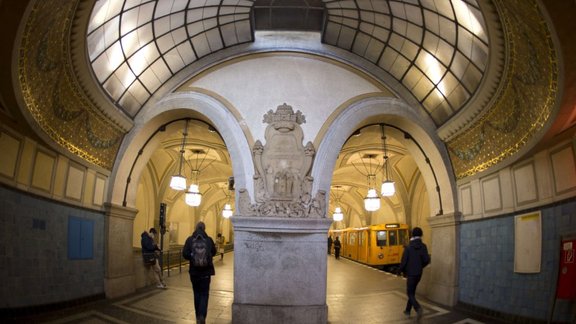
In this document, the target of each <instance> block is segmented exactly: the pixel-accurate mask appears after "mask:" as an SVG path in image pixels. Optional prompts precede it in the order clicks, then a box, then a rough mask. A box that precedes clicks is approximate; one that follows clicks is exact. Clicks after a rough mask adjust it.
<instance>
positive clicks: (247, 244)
mask: <svg viewBox="0 0 576 324" xmlns="http://www.w3.org/2000/svg"><path fill="white" fill-rule="evenodd" d="M232 223H233V225H234V304H233V307H232V322H233V323H326V320H327V318H328V306H327V305H326V274H327V273H326V271H327V268H326V259H327V257H326V249H327V244H326V242H327V235H328V228H329V227H330V224H331V223H332V220H330V219H325V218H322V219H309V218H304V219H302V218H287V217H245V216H242V217H234V218H233V220H232Z"/></svg>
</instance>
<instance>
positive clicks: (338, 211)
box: [332, 207, 344, 222]
mask: <svg viewBox="0 0 576 324" xmlns="http://www.w3.org/2000/svg"><path fill="white" fill-rule="evenodd" d="M332 218H333V219H334V221H335V222H339V221H341V220H343V219H344V214H343V213H342V209H341V208H340V207H336V208H335V209H334V213H333V214H332Z"/></svg>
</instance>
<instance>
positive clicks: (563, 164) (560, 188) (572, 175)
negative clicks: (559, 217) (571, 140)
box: [550, 145, 576, 195]
mask: <svg viewBox="0 0 576 324" xmlns="http://www.w3.org/2000/svg"><path fill="white" fill-rule="evenodd" d="M550 160H551V161H552V172H553V174H554V190H555V193H556V194H557V195H559V194H564V193H566V192H568V191H570V190H574V189H576V167H574V166H575V165H576V161H575V160H574V150H573V147H572V146H570V145H567V146H564V147H562V148H560V149H559V150H558V151H555V152H552V153H551V154H550Z"/></svg>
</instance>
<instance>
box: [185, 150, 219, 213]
mask: <svg viewBox="0 0 576 324" xmlns="http://www.w3.org/2000/svg"><path fill="white" fill-rule="evenodd" d="M201 153H204V157H203V158H202V159H200V154H201ZM192 154H193V155H195V156H196V158H195V159H191V160H193V161H194V162H191V161H186V162H187V163H188V164H189V165H190V173H191V174H192V177H191V179H190V187H189V188H188V191H186V203H187V204H188V205H190V206H192V207H197V206H200V203H201V202H202V194H201V193H200V184H199V182H198V177H199V176H200V171H201V170H202V169H203V168H206V167H208V165H210V164H211V163H212V162H214V160H212V161H211V162H210V163H208V164H207V165H206V166H204V167H203V168H202V164H203V163H204V160H205V159H206V156H208V154H207V153H205V152H204V151H203V150H198V149H196V150H192Z"/></svg>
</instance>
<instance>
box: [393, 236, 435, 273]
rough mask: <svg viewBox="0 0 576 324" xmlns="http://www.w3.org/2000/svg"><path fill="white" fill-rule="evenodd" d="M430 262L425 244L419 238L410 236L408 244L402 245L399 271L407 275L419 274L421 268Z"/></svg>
mask: <svg viewBox="0 0 576 324" xmlns="http://www.w3.org/2000/svg"><path fill="white" fill-rule="evenodd" d="M429 263H430V255H429V254H428V248H427V247H426V244H424V243H422V240H421V239H420V238H412V239H411V240H410V244H409V245H408V246H406V247H404V253H403V254H402V262H401V263H400V272H403V273H405V274H406V275H407V276H421V275H422V270H423V269H424V267H426V266H427V265H428V264H429Z"/></svg>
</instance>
